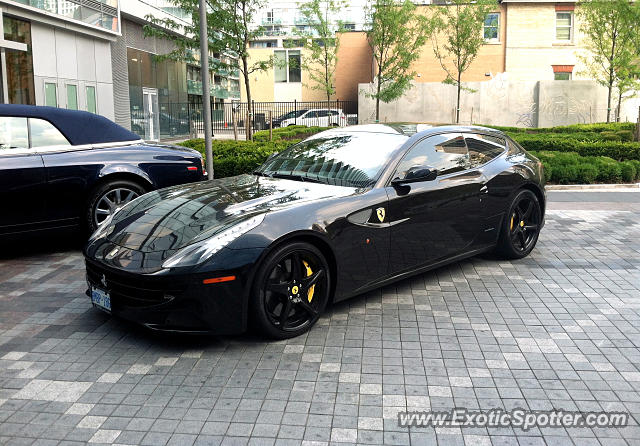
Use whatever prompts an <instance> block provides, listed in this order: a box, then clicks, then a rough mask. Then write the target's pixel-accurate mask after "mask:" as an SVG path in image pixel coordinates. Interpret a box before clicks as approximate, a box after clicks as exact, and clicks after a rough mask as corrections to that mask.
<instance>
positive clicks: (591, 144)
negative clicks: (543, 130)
mask: <svg viewBox="0 0 640 446" xmlns="http://www.w3.org/2000/svg"><path fill="white" fill-rule="evenodd" d="M509 136H511V137H512V138H513V139H515V140H516V141H517V142H518V143H519V144H520V145H521V146H522V147H524V148H525V149H526V150H546V151H554V152H576V153H578V154H579V155H582V156H608V157H610V158H613V159H616V160H618V161H624V160H640V143H637V142H619V141H587V140H585V141H581V140H578V139H574V138H567V137H558V136H548V135H546V134H526V133H510V134H509Z"/></svg>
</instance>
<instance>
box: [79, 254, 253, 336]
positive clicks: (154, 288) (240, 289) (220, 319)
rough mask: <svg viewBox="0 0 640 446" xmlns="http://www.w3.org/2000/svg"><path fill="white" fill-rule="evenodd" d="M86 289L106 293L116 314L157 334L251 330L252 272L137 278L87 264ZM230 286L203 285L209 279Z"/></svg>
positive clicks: (217, 272) (137, 275) (93, 264)
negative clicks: (223, 278)
mask: <svg viewBox="0 0 640 446" xmlns="http://www.w3.org/2000/svg"><path fill="white" fill-rule="evenodd" d="M86 268H87V284H88V286H89V289H88V290H87V294H88V295H90V289H91V287H96V288H99V289H101V290H104V291H107V292H108V293H109V296H110V299H111V314H112V315H114V316H116V317H120V318H122V319H126V320H129V321H132V322H135V323H138V324H141V325H144V326H145V327H148V328H150V329H153V330H161V331H169V332H191V333H211V334H238V333H242V332H243V331H245V329H246V308H247V295H248V289H247V287H246V285H245V284H247V283H250V282H249V281H248V277H247V272H246V271H242V270H238V271H216V272H215V273H195V274H184V275H182V274H175V273H172V272H171V271H163V272H162V274H138V273H131V272H126V271H122V270H118V269H115V268H112V267H109V266H106V265H104V264H103V263H101V262H96V261H94V260H91V259H86ZM229 275H235V276H236V279H235V280H233V281H229V282H222V283H216V284H208V285H206V284H204V283H203V280H204V279H205V278H210V277H221V276H229Z"/></svg>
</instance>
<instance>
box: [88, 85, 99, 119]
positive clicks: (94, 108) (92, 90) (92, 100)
mask: <svg viewBox="0 0 640 446" xmlns="http://www.w3.org/2000/svg"><path fill="white" fill-rule="evenodd" d="M86 90H87V111H88V112H89V113H97V112H98V103H97V102H96V87H93V86H88V87H87V88H86Z"/></svg>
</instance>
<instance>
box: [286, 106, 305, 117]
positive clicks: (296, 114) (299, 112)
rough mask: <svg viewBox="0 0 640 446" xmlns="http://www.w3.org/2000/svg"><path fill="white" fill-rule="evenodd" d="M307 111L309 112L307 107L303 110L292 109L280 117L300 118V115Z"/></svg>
mask: <svg viewBox="0 0 640 446" xmlns="http://www.w3.org/2000/svg"><path fill="white" fill-rule="evenodd" d="M306 112H307V109H306V108H305V109H302V110H296V111H290V112H289V113H286V114H284V115H282V116H280V119H291V118H299V117H300V116H302V115H304V114H305V113H306Z"/></svg>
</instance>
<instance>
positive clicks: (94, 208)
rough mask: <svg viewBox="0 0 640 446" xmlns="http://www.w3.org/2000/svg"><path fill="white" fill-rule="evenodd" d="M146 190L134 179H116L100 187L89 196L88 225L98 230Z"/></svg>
mask: <svg viewBox="0 0 640 446" xmlns="http://www.w3.org/2000/svg"><path fill="white" fill-rule="evenodd" d="M145 192H146V191H145V190H144V188H143V187H142V186H140V185H139V184H137V183H134V182H132V181H125V180H115V181H110V182H108V183H105V184H103V185H102V186H100V187H98V188H97V189H96V190H95V191H94V192H93V194H92V195H91V197H90V198H89V205H88V206H87V227H88V228H89V231H90V232H93V231H95V230H96V228H97V227H98V226H100V224H101V223H102V222H103V221H105V220H106V219H107V218H108V217H109V216H110V215H111V214H113V213H114V212H116V211H117V210H118V209H120V208H121V207H122V206H124V205H125V204H127V203H129V202H130V201H131V200H134V199H136V198H138V197H139V196H140V195H143V194H144V193H145Z"/></svg>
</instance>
